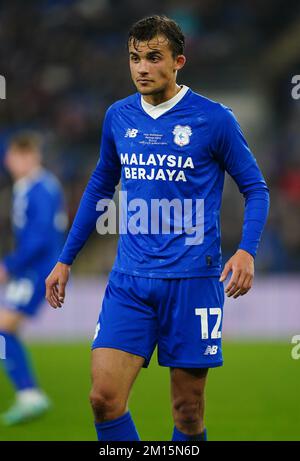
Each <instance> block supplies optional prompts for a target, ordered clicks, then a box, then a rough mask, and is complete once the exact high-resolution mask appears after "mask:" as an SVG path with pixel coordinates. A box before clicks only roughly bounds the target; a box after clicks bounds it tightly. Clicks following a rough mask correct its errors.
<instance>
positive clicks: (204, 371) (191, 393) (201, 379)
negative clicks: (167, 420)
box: [170, 367, 208, 407]
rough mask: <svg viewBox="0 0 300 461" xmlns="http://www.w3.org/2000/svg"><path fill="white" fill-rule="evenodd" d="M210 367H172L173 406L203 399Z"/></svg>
mask: <svg viewBox="0 0 300 461" xmlns="http://www.w3.org/2000/svg"><path fill="white" fill-rule="evenodd" d="M207 375H208V368H173V367H171V368H170V379H171V400H172V403H173V406H175V407H176V405H178V406H180V405H181V404H184V403H199V402H201V401H202V400H203V396H204V391H205V385H206V381H207Z"/></svg>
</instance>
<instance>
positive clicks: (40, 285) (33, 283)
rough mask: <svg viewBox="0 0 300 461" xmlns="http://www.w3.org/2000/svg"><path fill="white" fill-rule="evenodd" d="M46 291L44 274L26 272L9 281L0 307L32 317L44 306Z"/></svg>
mask: <svg viewBox="0 0 300 461" xmlns="http://www.w3.org/2000/svg"><path fill="white" fill-rule="evenodd" d="M45 291H46V290H45V277H44V276H42V277H41V276H36V275H33V276H28V274H26V275H24V277H18V278H16V279H12V280H10V281H9V282H8V284H7V287H6V290H5V293H4V297H3V299H1V302H0V307H4V308H5V309H9V310H11V311H15V312H21V313H23V314H25V315H27V316H29V317H32V316H34V315H36V314H37V312H38V310H39V308H40V307H41V306H42V304H43V301H44V300H45Z"/></svg>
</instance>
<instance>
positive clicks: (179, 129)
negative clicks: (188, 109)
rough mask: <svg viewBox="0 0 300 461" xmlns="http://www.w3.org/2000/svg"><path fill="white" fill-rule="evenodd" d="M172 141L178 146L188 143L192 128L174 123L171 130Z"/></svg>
mask: <svg viewBox="0 0 300 461" xmlns="http://www.w3.org/2000/svg"><path fill="white" fill-rule="evenodd" d="M173 135H174V142H175V144H177V145H178V146H180V147H183V146H186V145H187V144H189V143H190V137H191V136H192V129H191V127H190V126H188V125H186V126H181V125H176V126H175V128H174V130H173Z"/></svg>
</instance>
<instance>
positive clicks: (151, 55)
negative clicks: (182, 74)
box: [129, 35, 185, 95]
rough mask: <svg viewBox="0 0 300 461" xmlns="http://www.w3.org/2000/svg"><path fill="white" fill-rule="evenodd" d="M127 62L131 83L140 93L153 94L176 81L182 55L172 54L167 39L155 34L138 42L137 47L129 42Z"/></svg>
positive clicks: (162, 90) (183, 60)
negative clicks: (147, 39)
mask: <svg viewBox="0 0 300 461" xmlns="http://www.w3.org/2000/svg"><path fill="white" fill-rule="evenodd" d="M129 63H130V72H131V78H132V80H133V83H134V84H135V86H136V88H137V90H138V91H139V92H140V93H141V94H142V95H152V94H153V95H154V94H158V93H161V92H164V91H166V90H167V89H168V88H170V87H171V86H172V85H174V84H175V82H176V74H177V71H178V70H179V69H181V68H182V67H183V66H184V63H185V57H184V56H183V55H179V56H176V57H175V58H174V56H173V55H172V51H171V49H170V45H169V42H168V39H167V38H166V37H164V36H163V35H157V36H156V37H154V38H153V39H151V40H149V41H145V42H139V43H138V44H137V48H135V47H134V46H133V42H132V40H131V41H130V42H129Z"/></svg>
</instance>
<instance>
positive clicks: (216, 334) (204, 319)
mask: <svg viewBox="0 0 300 461" xmlns="http://www.w3.org/2000/svg"><path fill="white" fill-rule="evenodd" d="M195 314H196V315H200V318H201V338H202V339H209V331H208V316H209V315H214V316H216V317H217V319H216V323H215V326H214V327H213V329H212V332H211V336H210V338H211V339H218V338H221V336H222V334H221V331H220V330H219V328H220V325H221V319H222V309H221V308H220V307H210V308H209V309H208V308H206V307H203V308H196V309H195Z"/></svg>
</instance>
